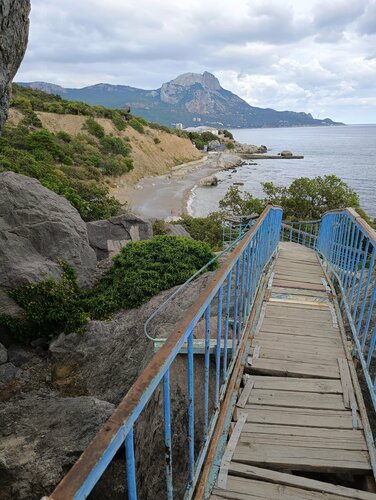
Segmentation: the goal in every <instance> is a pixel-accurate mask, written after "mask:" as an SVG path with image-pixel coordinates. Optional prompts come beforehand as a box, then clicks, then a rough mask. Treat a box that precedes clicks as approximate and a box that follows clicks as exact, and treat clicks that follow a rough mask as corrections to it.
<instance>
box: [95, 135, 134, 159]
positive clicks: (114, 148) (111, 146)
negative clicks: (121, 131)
mask: <svg viewBox="0 0 376 500" xmlns="http://www.w3.org/2000/svg"><path fill="white" fill-rule="evenodd" d="M100 145H101V150H102V152H103V153H105V154H116V155H124V156H126V155H129V153H130V151H131V147H130V145H129V144H126V143H125V142H124V141H123V140H122V139H121V138H120V137H114V136H111V135H106V136H104V137H102V138H101V140H100Z"/></svg>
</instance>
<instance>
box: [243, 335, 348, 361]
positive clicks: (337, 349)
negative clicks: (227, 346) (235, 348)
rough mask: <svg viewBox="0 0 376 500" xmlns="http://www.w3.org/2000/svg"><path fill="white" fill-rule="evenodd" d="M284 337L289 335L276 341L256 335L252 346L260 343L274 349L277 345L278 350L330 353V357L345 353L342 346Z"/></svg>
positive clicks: (315, 354)
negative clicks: (296, 340) (298, 341)
mask: <svg viewBox="0 0 376 500" xmlns="http://www.w3.org/2000/svg"><path fill="white" fill-rule="evenodd" d="M286 337H289V336H288V335H285V336H279V340H278V341H277V342H276V340H275V339H272V340H269V339H268V337H266V336H265V337H264V336H258V337H257V338H255V339H254V341H253V346H255V347H256V346H257V345H262V346H263V348H266V349H274V350H276V349H278V346H280V350H283V351H287V352H296V353H301V354H302V355H305V354H312V355H313V356H319V355H320V354H323V355H324V356H328V354H330V356H331V357H333V356H334V357H337V358H338V357H339V356H344V354H345V351H344V348H343V346H339V345H335V344H328V343H326V344H318V343H317V344H316V342H304V343H303V342H300V343H296V342H295V338H296V337H294V336H293V335H290V339H287V340H286ZM259 357H263V356H259ZM264 357H267V356H264ZM277 359H284V358H277Z"/></svg>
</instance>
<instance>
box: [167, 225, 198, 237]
mask: <svg viewBox="0 0 376 500" xmlns="http://www.w3.org/2000/svg"><path fill="white" fill-rule="evenodd" d="M166 228H167V234H169V235H171V236H184V237H185V238H190V239H193V238H192V236H191V235H190V234H189V233H188V231H187V230H186V229H185V227H184V226H182V225H181V224H168V223H166Z"/></svg>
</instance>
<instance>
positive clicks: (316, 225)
mask: <svg viewBox="0 0 376 500" xmlns="http://www.w3.org/2000/svg"><path fill="white" fill-rule="evenodd" d="M320 225H321V220H313V221H297V222H295V221H294V222H293V221H283V223H282V228H281V241H293V242H295V243H300V244H301V245H304V246H306V247H308V248H313V249H316V245H317V240H318V236H319V232H320Z"/></svg>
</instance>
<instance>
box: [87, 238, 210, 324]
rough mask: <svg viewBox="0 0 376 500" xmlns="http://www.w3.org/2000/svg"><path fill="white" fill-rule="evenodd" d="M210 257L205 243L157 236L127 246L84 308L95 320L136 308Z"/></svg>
mask: <svg viewBox="0 0 376 500" xmlns="http://www.w3.org/2000/svg"><path fill="white" fill-rule="evenodd" d="M212 258H213V253H212V252H211V250H210V246H209V245H208V244H207V243H202V242H197V241H193V240H190V239H189V238H180V237H176V236H156V237H154V238H153V239H151V240H145V241H139V242H136V243H129V244H128V245H126V246H125V247H124V248H123V249H122V251H121V252H120V254H118V255H117V256H116V257H115V258H114V260H113V265H112V267H111V269H109V271H107V273H106V274H105V275H104V276H103V277H102V279H101V280H100V282H99V283H98V285H97V286H96V287H95V288H94V289H93V290H91V291H90V292H88V293H87V296H86V301H85V303H86V306H85V307H86V309H87V310H88V311H89V312H90V315H91V317H94V318H106V317H109V316H110V315H111V314H112V313H113V312H115V311H117V310H119V309H122V308H131V307H137V306H139V305H141V304H142V303H143V302H146V301H147V300H149V299H150V298H151V297H153V296H154V295H156V294H157V293H159V292H161V291H162V290H167V289H168V288H171V287H173V286H176V285H179V284H181V283H184V282H185V281H186V280H187V279H188V278H189V277H190V276H192V274H194V273H195V272H196V271H198V270H199V269H200V268H201V267H202V266H204V265H205V264H206V263H207V262H208V261H209V260H211V259H212Z"/></svg>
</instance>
